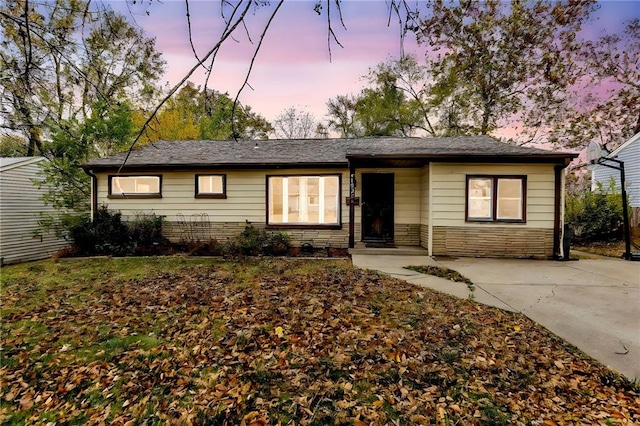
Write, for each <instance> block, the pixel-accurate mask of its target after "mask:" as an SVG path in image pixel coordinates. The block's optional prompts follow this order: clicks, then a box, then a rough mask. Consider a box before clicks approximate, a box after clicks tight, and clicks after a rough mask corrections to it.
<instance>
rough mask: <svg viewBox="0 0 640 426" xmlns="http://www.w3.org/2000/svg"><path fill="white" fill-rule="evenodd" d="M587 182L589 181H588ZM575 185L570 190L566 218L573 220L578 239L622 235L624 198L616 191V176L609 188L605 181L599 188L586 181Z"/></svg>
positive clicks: (606, 237)
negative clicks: (592, 187) (605, 185)
mask: <svg viewBox="0 0 640 426" xmlns="http://www.w3.org/2000/svg"><path fill="white" fill-rule="evenodd" d="M585 183H586V184H585ZM585 183H583V184H582V185H575V186H574V188H573V190H572V191H570V192H569V193H568V194H567V199H566V202H565V204H566V209H565V222H566V223H568V224H570V225H571V226H572V227H573V228H574V231H575V235H576V237H577V238H578V239H581V240H583V241H608V240H612V239H620V238H621V237H622V229H623V220H622V213H623V210H622V199H621V198H620V194H619V193H616V192H615V189H614V187H615V182H614V181H613V180H612V181H611V182H610V184H609V187H608V188H605V187H604V185H603V184H602V183H601V182H598V183H597V188H596V190H595V191H591V185H590V183H589V182H588V181H585Z"/></svg>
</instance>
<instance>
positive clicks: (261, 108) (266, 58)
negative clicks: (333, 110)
mask: <svg viewBox="0 0 640 426" xmlns="http://www.w3.org/2000/svg"><path fill="white" fill-rule="evenodd" d="M110 4H111V5H112V6H113V7H114V9H117V10H119V11H121V12H123V13H125V14H128V13H129V12H128V10H127V7H126V6H125V5H124V3H123V2H113V3H110ZM189 4H190V13H191V18H192V21H191V23H192V29H193V33H192V34H193V39H194V44H195V47H196V50H197V51H198V53H199V54H204V53H205V52H206V51H207V50H208V49H210V47H211V46H212V45H213V44H214V43H215V42H216V41H217V40H218V38H219V35H220V33H221V31H222V25H223V21H222V19H221V18H220V2H198V1H194V0H191V1H190V3H189ZM276 4H277V2H275V1H271V2H270V4H269V5H268V6H264V7H260V8H258V9H257V10H255V11H253V10H252V11H251V12H250V15H249V16H248V18H247V23H248V29H249V32H250V34H251V37H252V39H253V42H254V44H251V43H250V42H249V41H248V40H247V37H246V35H245V34H244V30H242V29H240V30H239V31H238V32H237V33H236V35H235V38H236V40H237V41H234V40H231V39H229V40H227V43H226V44H225V46H224V47H223V48H222V49H221V51H220V54H219V55H218V57H217V60H216V64H215V67H214V73H213V76H212V78H211V80H210V82H209V87H212V88H215V89H217V90H220V91H222V92H229V93H230V94H231V95H232V96H235V93H236V92H237V90H238V89H239V87H240V85H241V84H242V81H243V80H244V76H245V74H246V72H247V68H248V66H249V61H250V58H251V55H252V54H253V50H254V49H255V46H256V45H255V43H257V42H258V41H259V36H260V33H261V29H262V27H263V26H264V23H265V22H266V19H268V16H269V14H270V12H271V11H272V10H273V9H274V7H275V5H276ZM314 4H315V1H311V0H309V1H286V2H285V3H284V4H283V6H282V8H281V9H280V11H279V13H278V15H277V16H276V18H275V19H274V21H273V23H272V27H271V28H270V29H269V31H268V33H267V36H266V39H265V41H264V44H263V47H262V50H261V52H260V53H259V55H258V57H257V60H256V63H255V65H254V69H253V72H252V75H251V78H250V81H249V82H250V84H251V86H252V87H253V88H254V89H255V90H250V89H246V90H245V91H244V92H243V94H242V96H241V100H242V102H243V103H245V104H248V105H251V106H252V107H253V109H254V111H256V112H259V113H260V114H262V115H264V116H265V117H266V118H267V119H269V120H273V119H274V118H275V117H276V116H277V115H278V114H279V113H280V112H281V111H282V110H284V109H285V108H287V107H289V106H292V105H294V106H298V107H301V108H304V109H306V110H308V111H310V112H312V113H313V114H314V115H315V116H316V117H317V118H320V117H322V116H323V115H324V114H325V113H326V102H327V101H328V100H329V99H330V98H332V97H335V96H336V95H339V94H347V93H357V92H359V91H360V90H361V89H362V87H363V86H364V84H365V82H364V81H363V80H362V78H361V77H362V76H363V75H364V74H366V73H367V72H368V69H369V68H370V67H374V66H376V64H378V63H380V62H382V61H385V60H387V59H388V58H389V57H394V58H398V57H399V56H400V52H401V46H400V37H399V34H400V29H399V27H398V23H397V18H393V17H392V19H391V23H390V26H389V27H388V26H387V19H388V13H389V12H388V2H383V1H345V2H343V3H342V11H343V18H344V22H345V25H346V27H347V29H346V30H345V29H344V28H343V27H342V26H341V24H340V22H339V20H338V19H337V18H338V17H337V14H336V11H335V10H332V17H333V21H332V24H333V29H334V31H335V33H336V35H337V37H338V39H339V40H340V42H341V43H342V44H343V45H344V49H343V48H340V47H339V46H337V45H336V44H335V43H332V62H329V53H328V50H327V21H326V14H324V13H325V12H326V11H323V15H322V16H318V15H317V14H316V13H315V12H314V10H313V6H314ZM323 4H324V5H325V6H326V3H324V2H323ZM134 6H135V7H132V11H133V12H134V16H135V19H136V21H137V23H138V24H139V25H140V26H141V27H142V28H143V29H144V30H145V32H146V33H147V34H148V35H149V36H153V37H156V40H157V47H158V49H159V50H160V51H162V52H163V53H164V54H165V59H166V60H167V63H168V65H167V72H166V75H165V77H164V80H167V81H169V82H170V83H173V84H175V83H176V82H178V81H179V80H180V79H181V78H182V77H183V76H184V74H185V73H186V71H187V70H188V69H190V68H191V67H192V66H193V65H194V64H195V58H194V56H193V53H192V51H191V47H190V45H189V39H188V31H187V20H186V7H185V2H184V1H175V2H174V1H164V2H162V3H159V2H152V3H151V4H150V5H149V4H145V5H142V6H140V4H138V5H134ZM601 6H602V7H601V9H600V11H598V15H597V16H598V17H599V19H598V20H596V21H594V22H593V23H592V24H590V26H588V27H587V28H586V29H585V30H584V34H583V35H584V36H587V35H594V36H597V35H599V34H600V32H601V31H602V29H604V28H608V29H611V28H617V27H621V25H622V23H623V22H624V21H625V20H626V19H628V18H629V17H631V16H640V10H639V9H640V8H638V3H635V2H633V1H607V2H601ZM147 9H148V11H149V15H146V13H145V11H146V10H147ZM404 51H405V52H406V53H414V54H416V56H417V57H418V59H420V58H422V57H423V56H424V52H425V49H424V48H423V47H420V46H418V45H417V43H416V41H415V37H413V36H412V35H408V36H407V38H406V40H405V45H404ZM191 80H192V81H193V82H194V83H196V84H203V83H204V74H203V73H202V72H197V73H196V74H194V76H193V77H192V78H191Z"/></svg>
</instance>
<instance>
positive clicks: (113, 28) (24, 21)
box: [0, 0, 165, 209]
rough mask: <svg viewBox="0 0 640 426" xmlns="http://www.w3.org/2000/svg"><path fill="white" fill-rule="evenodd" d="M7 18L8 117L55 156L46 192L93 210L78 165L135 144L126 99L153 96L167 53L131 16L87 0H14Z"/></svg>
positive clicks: (4, 97) (36, 151)
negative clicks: (34, 0) (133, 23)
mask: <svg viewBox="0 0 640 426" xmlns="http://www.w3.org/2000/svg"><path fill="white" fill-rule="evenodd" d="M0 23H1V24H2V25H1V27H2V30H1V31H2V32H1V34H2V42H1V43H0V59H1V60H2V63H3V64H4V65H5V67H4V68H3V73H2V75H1V76H0V78H1V79H2V86H1V88H2V91H1V93H0V102H1V104H2V111H1V112H2V116H1V121H0V125H1V126H2V128H4V129H5V130H6V131H7V132H8V134H12V135H21V136H22V137H23V138H24V140H25V141H26V145H27V147H28V148H27V155H29V156H31V155H44V156H46V157H48V158H49V159H50V160H51V162H50V163H49V165H48V166H47V167H46V168H45V181H44V182H45V183H48V184H51V188H52V189H51V192H50V193H49V195H47V197H46V201H48V202H50V203H52V204H53V205H54V206H55V207H58V208H64V209H85V208H86V207H87V203H88V200H89V191H90V189H89V180H88V177H87V176H85V175H84V174H83V173H81V171H80V170H79V168H78V167H77V166H78V165H79V164H80V163H82V162H84V161H86V160H88V159H90V158H93V157H95V156H100V155H106V154H111V153H113V152H114V151H118V150H121V149H122V148H123V147H124V146H126V145H128V143H130V141H131V133H132V130H133V128H132V122H131V113H130V106H129V105H130V104H129V103H128V102H136V103H141V102H153V100H154V93H155V91H156V86H155V84H156V82H157V80H158V78H159V77H160V75H161V74H162V71H163V69H164V64H165V62H164V60H163V59H162V57H161V55H160V53H159V52H157V51H156V50H155V42H154V40H153V39H149V38H147V37H145V35H144V34H143V32H142V31H141V30H138V29H135V28H134V27H132V26H131V25H130V24H129V23H128V22H127V20H126V19H125V18H124V17H123V16H121V15H119V14H117V13H115V12H113V11H111V10H107V9H99V8H95V7H94V6H92V4H91V3H89V2H87V1H83V0H55V1H52V2H44V3H31V2H29V0H9V1H7V2H4V3H3V4H2V5H0Z"/></svg>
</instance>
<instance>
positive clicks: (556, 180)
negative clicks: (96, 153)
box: [83, 136, 576, 257]
mask: <svg viewBox="0 0 640 426" xmlns="http://www.w3.org/2000/svg"><path fill="white" fill-rule="evenodd" d="M125 156H126V154H118V155H114V156H111V157H108V158H102V159H98V160H94V161H91V162H89V163H87V164H85V165H83V168H84V169H85V171H87V173H89V174H90V175H92V177H93V185H94V186H93V188H94V190H93V194H94V196H93V200H92V201H93V202H92V205H93V208H94V209H96V208H97V207H98V206H99V205H103V204H106V205H108V208H109V209H112V210H119V211H121V212H122V214H123V217H125V218H126V217H132V216H133V215H135V214H136V213H137V212H154V213H156V214H159V215H163V216H165V217H166V221H167V222H166V225H167V226H166V227H165V235H166V236H167V237H169V238H170V239H172V240H178V239H180V238H181V235H183V233H182V231H181V229H182V228H181V226H180V225H181V224H184V218H187V220H189V219H188V218H190V217H195V218H198V217H200V215H202V214H203V213H206V215H207V217H208V219H207V221H208V226H207V229H208V230H210V232H211V235H213V236H214V237H215V238H217V239H218V240H221V239H225V238H227V237H230V236H232V235H234V234H236V233H238V232H240V231H242V229H243V228H244V227H245V225H246V224H247V223H251V224H253V225H256V226H264V227H266V228H268V229H281V230H286V231H287V232H289V233H290V235H291V237H292V240H293V242H294V244H302V243H306V242H308V243H311V244H313V245H314V246H317V247H318V246H319V247H326V246H327V245H329V246H331V247H343V248H346V247H354V246H362V245H363V243H366V244H369V243H372V244H376V243H377V244H385V245H391V244H394V245H403V246H422V247H424V248H427V249H428V251H429V253H430V254H431V255H450V256H499V257H552V256H554V255H558V254H559V253H560V238H561V229H562V206H563V202H562V197H563V190H564V173H562V170H563V169H564V168H565V167H566V166H567V164H568V163H569V162H570V161H571V159H573V158H574V157H575V156H576V155H575V154H570V153H557V152H549V151H544V150H540V149H534V148H524V147H517V146H512V145H508V144H505V143H502V142H498V141H496V140H495V139H492V138H489V137H486V136H471V137H455V138H371V139H319V140H265V141H246V140H242V141H184V142H168V141H163V142H157V143H154V144H153V145H148V146H145V147H143V148H141V149H137V150H134V151H133V152H132V153H131V155H130V157H129V158H128V160H127V162H126V164H125V165H124V166H123V160H124V159H125ZM122 166H123V167H122ZM121 167H122V168H121Z"/></svg>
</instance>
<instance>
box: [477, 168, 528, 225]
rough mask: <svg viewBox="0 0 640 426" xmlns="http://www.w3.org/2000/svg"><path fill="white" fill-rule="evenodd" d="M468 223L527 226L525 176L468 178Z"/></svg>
mask: <svg viewBox="0 0 640 426" xmlns="http://www.w3.org/2000/svg"><path fill="white" fill-rule="evenodd" d="M466 220H467V221H468V222H476V221H477V222H525V220H526V177H525V176H467V203H466Z"/></svg>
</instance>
